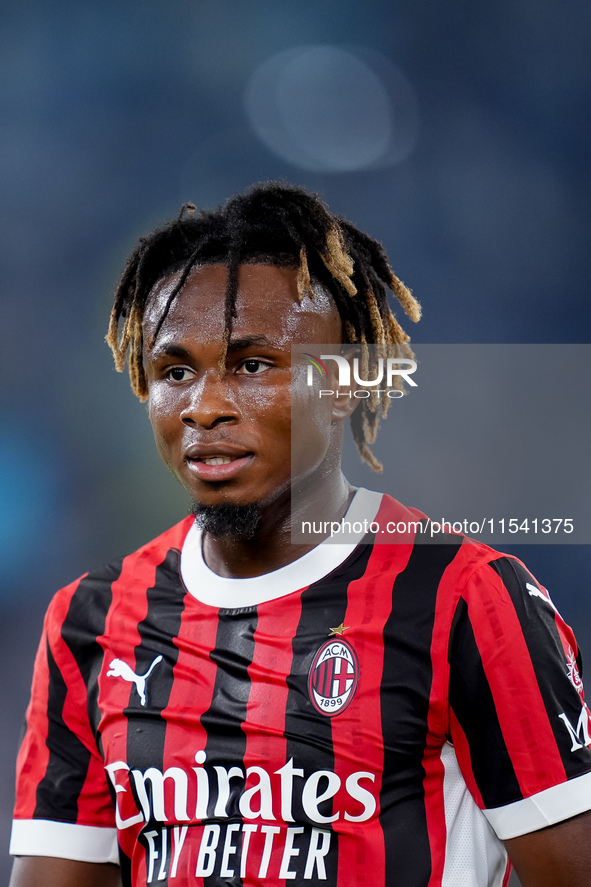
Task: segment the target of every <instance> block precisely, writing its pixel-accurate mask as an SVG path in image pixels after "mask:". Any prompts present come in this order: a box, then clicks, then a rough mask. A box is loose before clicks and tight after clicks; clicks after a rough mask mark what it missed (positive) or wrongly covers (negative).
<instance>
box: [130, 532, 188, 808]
mask: <svg viewBox="0 0 591 887" xmlns="http://www.w3.org/2000/svg"><path fill="white" fill-rule="evenodd" d="M179 561H180V552H179V551H177V550H176V549H170V550H169V551H168V553H167V555H166V558H165V559H164V561H163V562H162V563H161V564H160V565H159V566H158V567H157V569H156V577H155V581H154V585H153V586H152V588H148V590H147V592H146V598H147V603H148V612H147V613H146V616H145V618H144V619H143V620H142V621H141V622H140V623H138V627H137V630H138V634H139V636H140V643H139V644H138V645H137V646H136V648H135V665H134V671H135V673H136V674H138V675H145V674H146V673H147V672H148V671H149V670H150V669H151V668H153V672H150V677H149V678H148V679H147V681H146V684H145V694H146V704H145V705H142V700H141V698H140V695H139V693H138V691H137V688H136V686H135V685H133V684H132V686H131V687H130V691H129V703H128V706H127V708H126V709H125V710H124V714H125V715H126V717H127V719H128V727H127V761H128V763H129V766H130V768H131V769H138V770H141V771H142V772H144V771H145V770H146V769H147V768H148V767H157V768H159V769H160V770H162V767H163V762H164V741H165V736H166V721H165V719H164V718H163V717H162V711H163V710H164V709H165V708H166V707H167V705H168V701H169V699H170V691H171V690H172V684H173V680H174V667H175V665H176V662H177V659H178V655H179V654H178V649H177V647H176V646H175V644H174V639H175V638H176V636H177V635H178V633H179V630H180V626H181V618H182V615H183V610H184V608H185V599H184V591H183V587H182V585H181V580H180V573H179ZM158 657H162V658H161V659H158ZM156 660H158V662H156ZM132 787H133V783H132ZM136 800H137V799H136ZM140 809H141V808H140Z"/></svg>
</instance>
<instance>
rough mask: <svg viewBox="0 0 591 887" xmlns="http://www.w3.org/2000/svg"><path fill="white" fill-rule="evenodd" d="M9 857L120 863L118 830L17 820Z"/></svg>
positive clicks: (43, 820) (11, 838)
mask: <svg viewBox="0 0 591 887" xmlns="http://www.w3.org/2000/svg"><path fill="white" fill-rule="evenodd" d="M10 854H11V856H54V857H57V858H58V859H75V860H78V861H79V862H114V863H119V854H118V848H117V829H115V828H98V827H97V826H93V825H76V824H75V823H73V822H53V821H51V820H49V819H14V820H13V822H12V835H11V837H10Z"/></svg>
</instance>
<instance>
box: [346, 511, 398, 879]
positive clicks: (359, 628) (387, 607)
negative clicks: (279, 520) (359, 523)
mask: <svg viewBox="0 0 591 887" xmlns="http://www.w3.org/2000/svg"><path fill="white" fill-rule="evenodd" d="M388 511H389V509H388ZM384 512H385V509H384V507H383V506H382V507H381V508H380V511H379V513H378V516H377V517H376V521H379V522H380V525H381V526H382V525H385V522H386V521H387V520H389V519H391V515H390V514H389V513H384ZM411 552H412V545H408V544H399V545H375V546H374V548H373V551H372V553H371V556H370V558H369V561H368V564H367V568H366V571H365V573H364V575H363V576H362V577H361V578H360V579H356V580H354V581H353V582H351V583H350V584H349V592H348V601H347V610H346V614H345V619H344V625H345V626H346V627H347V630H346V631H345V633H344V635H343V638H344V639H345V640H346V641H348V642H349V644H350V645H351V646H352V647H353V648H354V650H355V652H356V654H357V659H358V662H359V683H358V685H357V689H356V690H355V695H354V696H353V699H352V700H351V702H350V704H349V705H348V707H347V708H346V709H345V711H344V712H343V713H342V714H339V715H336V716H335V717H334V718H332V720H331V724H332V740H333V746H334V750H335V773H336V774H337V776H338V777H339V778H340V780H341V790H340V792H339V794H338V795H337V796H336V798H335V810H336V809H338V808H340V809H341V810H342V811H343V815H342V816H341V818H340V819H339V820H338V824H337V826H336V827H337V829H338V831H339V833H340V835H341V836H342V837H340V840H339V867H338V881H337V885H338V887H350V885H351V884H360V885H361V884H364V883H366V882H367V881H369V882H370V883H375V884H381V883H382V882H383V880H384V876H385V849H384V835H383V832H382V827H381V825H380V820H379V815H380V792H381V788H382V777H383V771H384V750H383V738H382V721H381V717H378V715H379V713H380V711H381V708H380V686H381V681H382V675H383V667H384V645H383V630H384V625H385V623H386V621H387V619H388V617H389V615H390V612H391V610H392V587H393V585H394V581H395V579H396V576H397V575H398V574H399V573H401V572H402V570H404V569H405V567H406V566H407V564H408V560H409V558H410V555H411ZM368 587H369V588H370V589H371V590H370V591H368ZM353 755H354V757H353ZM360 770H362V771H363V772H367V773H372V774H375V777H376V778H375V782H371V781H370V779H369V778H368V777H364V778H363V779H362V780H360V781H359V786H360V787H362V788H363V789H365V790H366V791H369V792H370V793H371V794H372V795H373V796H374V798H375V799H376V810H375V813H374V814H373V816H372V817H371V819H369V820H366V821H362V822H351V821H349V820H347V819H346V818H345V816H344V813H345V812H347V813H348V814H349V815H350V816H359V815H361V814H362V813H363V808H362V805H361V804H360V803H359V802H358V801H353V800H352V799H351V798H350V797H349V796H348V794H347V792H346V788H345V787H346V781H347V778H348V777H349V776H350V775H351V774H352V773H355V772H359V771H360Z"/></svg>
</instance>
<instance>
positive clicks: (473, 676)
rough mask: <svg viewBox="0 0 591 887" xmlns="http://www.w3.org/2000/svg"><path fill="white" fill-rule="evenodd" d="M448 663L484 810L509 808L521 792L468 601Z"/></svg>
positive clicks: (453, 701)
mask: <svg viewBox="0 0 591 887" xmlns="http://www.w3.org/2000/svg"><path fill="white" fill-rule="evenodd" d="M448 658H449V664H450V675H449V704H450V706H451V708H452V710H453V712H454V714H455V716H456V718H457V719H458V722H459V724H460V726H461V728H462V730H463V731H464V733H465V735H466V739H467V741H468V745H469V747H470V758H471V762H472V772H473V774H474V779H475V780H476V784H477V786H478V788H479V790H480V794H481V795H482V800H483V802H484V806H485V807H502V806H503V805H504V804H510V803H512V802H513V801H515V800H517V799H519V798H521V797H522V793H521V789H520V787H519V782H518V780H517V776H516V775H515V770H514V768H513V764H512V763H511V757H510V755H509V752H508V750H507V746H506V744H505V740H504V738H503V733H502V730H501V725H500V724H499V719H498V716H497V710H496V708H495V703H494V700H493V696H492V693H491V690H490V687H489V684H488V681H487V679H486V675H485V673H484V667H483V665H482V659H481V657H480V652H479V650H478V646H477V644H476V638H475V637H474V630H473V628H472V624H471V622H470V615H469V613H468V605H467V603H466V601H465V600H463V599H462V600H460V602H459V604H458V608H457V610H456V613H455V615H454V620H453V623H452V630H451V638H450V647H449V657H448Z"/></svg>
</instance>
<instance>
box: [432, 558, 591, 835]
mask: <svg viewBox="0 0 591 887" xmlns="http://www.w3.org/2000/svg"><path fill="white" fill-rule="evenodd" d="M448 658H449V668H450V673H449V674H450V678H449V705H450V735H451V740H452V742H453V745H454V748H455V752H456V756H457V760H458V763H459V766H460V769H461V771H462V774H463V776H464V779H465V781H466V784H467V785H468V788H469V789H470V791H471V793H472V795H473V797H474V799H475V801H476V803H477V804H478V806H479V807H480V808H481V809H482V810H483V812H484V814H485V816H486V818H487V819H488V821H489V822H490V824H491V825H492V827H493V828H494V830H495V832H496V833H497V835H498V837H499V838H501V839H508V838H513V837H517V836H518V835H522V834H527V833H529V832H532V831H536V830H537V829H540V828H545V827H546V826H548V825H552V824H554V823H556V822H560V821H562V820H565V819H568V818H570V817H572V816H576V815H577V814H579V813H582V812H584V811H586V810H589V809H591V749H590V745H591V724H590V717H591V715H590V712H589V709H588V708H587V705H586V704H585V701H584V696H583V684H582V680H581V657H580V654H579V651H578V648H577V644H576V641H575V638H574V635H573V633H572V631H571V629H570V628H569V626H568V625H566V623H565V622H564V621H563V620H562V618H561V617H560V615H559V614H558V612H557V610H556V608H555V607H554V605H553V603H552V601H551V599H550V596H549V595H548V593H547V591H546V590H545V589H544V588H543V587H542V586H540V585H539V583H537V582H536V580H535V579H534V578H533V576H531V574H530V573H528V571H527V570H526V569H525V567H524V566H523V565H522V564H521V563H520V562H519V561H517V560H516V559H514V558H510V557H503V556H502V557H500V558H498V559H496V560H494V561H491V562H489V563H487V564H486V565H484V566H481V567H479V568H478V569H477V570H476V571H475V572H474V573H473V574H472V576H471V577H470V579H469V580H468V582H467V583H466V586H465V588H464V589H463V591H462V594H461V597H460V600H459V604H458V606H457V609H456V611H455V615H454V620H453V625H452V631H451V636H450V644H449V654H448Z"/></svg>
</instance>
